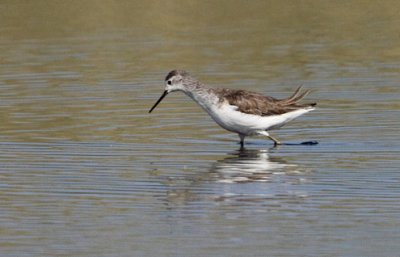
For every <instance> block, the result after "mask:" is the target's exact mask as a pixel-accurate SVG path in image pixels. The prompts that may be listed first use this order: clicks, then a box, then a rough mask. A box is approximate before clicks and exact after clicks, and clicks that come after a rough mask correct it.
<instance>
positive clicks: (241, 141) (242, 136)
mask: <svg viewBox="0 0 400 257" xmlns="http://www.w3.org/2000/svg"><path fill="white" fill-rule="evenodd" d="M244 137H245V135H243V134H239V138H240V148H244Z"/></svg>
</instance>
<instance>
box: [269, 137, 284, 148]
mask: <svg viewBox="0 0 400 257" xmlns="http://www.w3.org/2000/svg"><path fill="white" fill-rule="evenodd" d="M267 137H268V138H269V139H271V140H272V141H274V146H277V145H281V144H282V143H281V142H280V141H279V140H278V139H276V138H274V137H273V136H271V135H268V136H267Z"/></svg>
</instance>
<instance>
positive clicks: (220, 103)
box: [149, 70, 316, 148]
mask: <svg viewBox="0 0 400 257" xmlns="http://www.w3.org/2000/svg"><path fill="white" fill-rule="evenodd" d="M174 91H182V92H183V93H185V94H186V95H187V96H189V97H190V98H192V99H193V100H194V101H195V102H196V103H198V104H199V105H200V106H201V107H202V108H203V109H204V110H205V111H206V112H207V113H208V114H209V115H210V116H211V117H212V118H213V120H214V121H215V122H216V123H217V124H218V125H220V126H221V127H222V128H224V129H226V130H228V131H231V132H234V133H237V134H238V135H239V138H240V146H241V147H242V148H243V147H244V139H245V137H246V136H254V135H263V136H266V137H268V138H269V139H271V140H272V141H273V142H274V145H275V146H277V145H280V144H282V143H281V142H280V141H279V140H278V139H276V138H274V137H273V136H271V135H270V134H269V131H270V130H273V129H278V128H280V127H282V126H283V125H285V124H286V123H288V122H289V121H291V120H293V119H295V118H297V117H299V116H301V115H303V114H305V113H307V112H309V111H312V110H314V109H315V108H314V107H315V105H316V103H306V104H299V103H298V101H299V100H301V99H302V98H303V97H305V96H306V95H307V94H308V93H309V92H310V91H309V90H305V91H303V92H302V91H301V87H299V88H297V90H296V91H295V92H294V93H293V95H292V96H290V97H288V98H285V99H276V98H273V97H271V96H265V95H262V94H259V93H255V92H250V91H246V90H235V89H228V88H209V87H207V86H205V85H204V84H202V83H201V82H199V81H198V80H196V79H195V78H193V77H192V76H190V75H189V73H187V72H186V71H183V70H173V71H171V72H170V73H168V75H167V76H166V77H165V90H164V93H163V94H162V95H161V97H160V98H159V99H158V101H157V102H156V103H155V104H154V105H153V107H152V108H151V109H150V110H149V113H150V112H152V111H153V110H154V108H156V106H157V105H158V104H159V103H160V102H161V101H162V100H163V99H164V97H165V96H166V95H167V94H168V93H170V92H174Z"/></svg>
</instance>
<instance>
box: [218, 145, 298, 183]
mask: <svg viewBox="0 0 400 257" xmlns="http://www.w3.org/2000/svg"><path fill="white" fill-rule="evenodd" d="M229 155H230V157H227V158H225V159H222V160H220V161H217V162H216V163H214V165H213V166H212V168H211V173H212V177H214V178H215V179H216V180H217V181H218V182H221V183H245V182H268V181H270V180H271V178H272V176H273V175H278V174H286V173H297V172H298V171H297V165H294V164H288V163H286V162H285V161H284V160H283V159H281V158H277V157H270V156H269V153H268V150H247V149H240V150H237V151H235V152H232V153H230V154H229Z"/></svg>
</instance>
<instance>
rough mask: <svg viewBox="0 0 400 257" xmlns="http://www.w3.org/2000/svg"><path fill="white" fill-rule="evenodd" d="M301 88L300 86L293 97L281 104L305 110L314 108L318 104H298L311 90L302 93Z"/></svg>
mask: <svg viewBox="0 0 400 257" xmlns="http://www.w3.org/2000/svg"><path fill="white" fill-rule="evenodd" d="M301 88H302V87H301V86H299V87H298V88H297V89H296V91H294V93H293V95H291V96H290V97H288V98H286V99H282V100H279V102H280V104H282V105H284V106H291V107H299V108H304V107H313V106H316V105H317V103H306V104H298V103H297V102H298V101H300V100H301V99H303V98H304V97H305V96H306V95H308V94H309V93H310V92H311V90H304V91H303V92H301Z"/></svg>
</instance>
